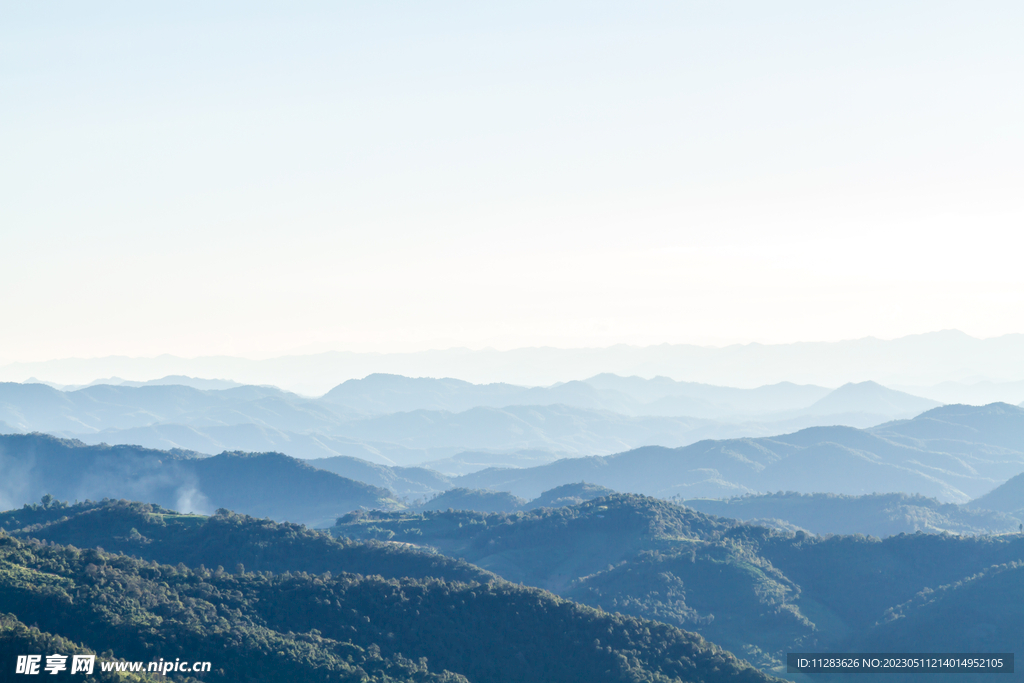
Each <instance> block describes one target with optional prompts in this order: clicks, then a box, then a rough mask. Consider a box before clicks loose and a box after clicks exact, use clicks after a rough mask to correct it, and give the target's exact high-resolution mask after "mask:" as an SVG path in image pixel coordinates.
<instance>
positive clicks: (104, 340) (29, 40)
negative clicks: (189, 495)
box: [0, 0, 1024, 362]
mask: <svg viewBox="0 0 1024 683" xmlns="http://www.w3.org/2000/svg"><path fill="white" fill-rule="evenodd" d="M1021 35H1024V5H1022V4H1021V3H1019V2H977V1H974V2H955V3H954V2H941V1H931V2H892V1H888V2H871V1H866V2H857V3H823V2H774V3H764V2H717V3H712V2H679V1H674V2H642V1H639V2H631V3H607V2H595V1H592V0H591V1H588V2H558V1H554V2H552V1H550V0H549V1H547V2H529V1H521V2H516V3H474V2H434V3H412V2H388V3H381V2H373V3H371V2H346V3H327V2H323V3H318V2H304V3H266V2H252V1H247V2H206V1H204V2H174V3H170V2H153V3H137V2H107V3H72V2H50V3H18V2H2V3H0V158H2V159H3V161H2V163H0V289H2V291H3V295H2V296H0V320H2V321H3V322H2V324H0V325H2V327H0V362H14V361H20V362H29V361H40V360H46V359H51V358H64V357H97V356H106V355H129V356H155V355H159V354H165V353H166V354H175V355H178V356H183V357H195V356H201V355H212V354H224V355H236V356H242V357H247V358H269V357H273V356H277V355H281V354H287V353H304V352H310V353H311V352H318V351H324V350H348V351H360V352H366V351H381V352H412V351H419V350H425V349H440V348H449V347H468V348H487V347H490V348H497V349H511V348H518V347H527V346H541V345H549V346H555V347H562V348H573V347H603V346H609V345H612V344H623V343H624V344H633V345H640V346H645V345H653V344H661V343H693V344H704V345H725V344H735V343H750V342H759V343H767V344H774V343H788V342H795V341H834V340H840V339H855V338H861V337H866V336H875V337H879V338H884V339H891V338H896V337H900V336H903V335H908V334H917V333H924V332H930V331H934V330H943V329H959V330H962V331H964V332H966V333H968V334H970V335H973V336H976V337H981V338H984V337H994V336H999V335H1003V334H1008V333H1020V332H1024V315H1021V314H1020V313H1021V311H1024V268H1021V267H1020V256H1019V255H1020V254H1021V252H1022V248H1024V237H1022V235H1024V230H1022V228H1024V192H1021V188H1022V187H1024V164H1022V163H1021V159H1022V158H1024V88H1022V87H1021V83H1022V76H1024V41H1021V40H1020V36H1021Z"/></svg>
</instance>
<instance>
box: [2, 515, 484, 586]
mask: <svg viewBox="0 0 1024 683" xmlns="http://www.w3.org/2000/svg"><path fill="white" fill-rule="evenodd" d="M0 529H4V530H6V531H7V532H8V533H9V534H11V535H12V536H15V537H18V538H37V539H45V540H47V541H49V542H51V543H59V544H63V545H74V546H78V547H87V548H93V547H100V548H104V549H106V550H107V551H110V552H120V553H124V554H126V555H132V556H136V557H139V558H142V559H145V560H151V561H157V562H164V563H169V564H177V563H179V562H181V563H184V564H185V565H187V566H189V567H199V566H202V565H205V566H207V567H211V568H213V567H217V566H222V567H227V568H228V569H233V568H235V567H236V566H237V565H238V564H242V565H243V566H244V567H245V568H246V569H249V570H255V571H272V572H275V573H280V572H285V571H306V572H315V573H323V572H328V571H330V572H334V573H338V572H349V573H354V574H367V575H379V576H385V577H394V578H397V577H411V578H420V579H425V578H430V577H433V578H438V579H444V580H446V581H478V582H486V581H490V580H493V579H495V578H496V577H495V576H494V575H493V574H490V573H489V572H486V571H483V570H481V569H479V568H477V567H474V566H473V565H470V564H468V563H466V562H465V561H463V560H457V559H452V558H448V557H445V556H444V555H439V554H437V553H430V552H424V551H422V550H418V549H415V548H412V547H409V546H403V545H399V544H396V543H379V542H376V541H353V540H350V539H347V538H332V537H331V536H329V535H327V534H324V533H320V532H316V531H312V530H310V529H307V528H305V527H302V526H299V525H297V524H290V523H287V522H284V523H278V522H274V521H272V520H269V519H255V518H252V517H249V516H246V515H238V514H234V513H231V512H229V511H227V510H221V511H218V513H217V514H216V515H213V516H210V517H205V516H201V515H180V514H177V513H175V512H173V511H171V510H166V509H163V508H160V507H159V506H154V505H151V504H148V503H134V502H128V501H105V502H103V503H91V504H79V505H72V506H67V505H65V504H63V503H60V502H56V501H48V503H47V504H46V505H43V504H38V505H33V506H25V507H23V508H20V509H17V510H11V511H8V512H4V513H0Z"/></svg>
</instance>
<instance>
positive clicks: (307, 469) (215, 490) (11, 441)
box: [0, 434, 398, 525]
mask: <svg viewBox="0 0 1024 683" xmlns="http://www.w3.org/2000/svg"><path fill="white" fill-rule="evenodd" d="M0 472H3V473H4V477H3V479H2V480H0V507H3V508H11V507H16V506H19V505H22V504H25V503H28V502H31V501H34V500H39V499H40V498H41V497H42V496H43V495H46V494H51V495H53V496H55V497H57V498H60V499H62V500H87V499H92V500H99V499H102V498H131V499H141V500H147V501H152V502H154V503H157V504H160V505H163V506H166V507H169V508H173V509H177V510H182V511H186V512H188V511H195V512H206V513H209V512H212V511H214V510H216V509H217V508H221V507H226V508H232V509H236V510H241V511H245V512H247V513H252V514H254V515H259V516H261V517H270V518H272V519H287V520H291V521H296V522H303V523H306V524H311V525H324V524H327V523H330V522H331V521H332V520H333V519H335V518H336V517H337V516H339V515H342V514H345V513H347V512H349V511H351V510H353V509H358V508H361V507H367V508H378V509H380V508H384V509H387V508H392V507H395V506H397V505H398V501H397V500H395V499H394V497H393V495H392V494H391V492H390V491H388V490H386V489H382V488H378V487H376V486H371V485H369V484H364V483H362V482H357V481H353V480H351V479H346V478H344V477H340V476H338V475H336V474H334V473H332V472H326V471H324V470H319V469H316V468H315V467H312V466H310V465H309V464H307V463H306V462H305V461H302V460H298V459H296V458H291V457H289V456H286V455H282V454H280V453H237V452H236V453H228V452H225V453H221V454H220V455H216V456H210V457H202V456H200V455H199V454H196V453H188V452H183V451H176V452H170V451H156V450H151V449H146V448H140V447H137V446H106V445H103V446H88V445H86V444H83V443H81V442H76V441H71V440H67V439H58V438H56V437H53V436H48V435H45V434H18V435H8V436H0Z"/></svg>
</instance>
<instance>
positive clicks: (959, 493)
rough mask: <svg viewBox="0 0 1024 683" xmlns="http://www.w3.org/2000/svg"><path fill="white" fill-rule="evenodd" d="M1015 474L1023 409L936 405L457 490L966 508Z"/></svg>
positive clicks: (518, 473) (568, 465)
mask: <svg viewBox="0 0 1024 683" xmlns="http://www.w3.org/2000/svg"><path fill="white" fill-rule="evenodd" d="M954 437H955V438H954ZM1013 443H1016V444H1017V448H1012V447H1011V444H1013ZM1021 471H1024V410H1022V409H1021V408H1018V407H1016V406H1010V405H1007V404H993V405H991V406H984V407H974V406H944V407H941V408H935V409H933V410H930V411H928V412H926V413H923V414H922V415H920V416H918V417H916V418H914V419H912V420H905V421H900V422H894V423H890V424H886V425H881V426H879V427H877V428H875V429H871V430H860V429H854V428H850V427H813V428H809V429H805V430H801V431H798V432H794V433H792V434H785V435H780V436H773V437H766V438H756V439H731V440H724V441H703V442H698V443H695V444H692V445H690V446H686V447H682V448H676V449H670V448H663V447H645V448H640V449H635V450H632V451H628V452H624V453H619V454H616V455H611V456H602V457H591V458H574V459H564V460H559V461H557V462H554V463H551V464H548V465H543V466H540V467H533V468H526V469H520V470H509V469H488V470H483V471H481V472H477V473H474V474H470V475H466V476H465V477H460V478H459V479H458V482H459V485H460V486H467V487H470V488H482V489H491V490H504V491H509V492H511V493H514V494H516V495H518V496H522V497H524V498H533V497H535V496H536V495H538V494H539V493H540V492H541V491H544V490H546V489H550V488H552V487H553V486H556V485H559V484H564V483H569V482H573V481H581V480H586V481H590V482H594V483H596V484H601V485H604V486H608V487H610V488H615V489H616V490H619V491H630V492H634V493H645V494H648V495H655V496H659V497H670V496H676V495H678V496H680V497H681V498H684V499H685V498H727V497H731V496H735V495H743V494H746V493H755V492H772V491H795V492H801V493H826V492H827V493H841V494H847V495H864V494H871V493H908V494H921V495H924V496H927V497H932V498H936V499H938V500H940V501H943V502H954V503H965V502H967V501H969V500H970V499H972V498H975V497H977V496H979V495H982V494H983V493H986V492H988V491H990V490H991V489H993V488H994V487H995V486H998V485H999V484H1001V483H1002V482H1005V481H1006V480H1007V479H1009V478H1010V477H1012V476H1014V475H1016V474H1018V473H1020V472H1021Z"/></svg>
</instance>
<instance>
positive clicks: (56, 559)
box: [0, 536, 768, 683]
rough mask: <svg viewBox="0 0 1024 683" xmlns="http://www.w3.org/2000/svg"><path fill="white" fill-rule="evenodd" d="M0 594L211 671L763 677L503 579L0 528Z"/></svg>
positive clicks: (405, 677)
mask: <svg viewBox="0 0 1024 683" xmlns="http://www.w3.org/2000/svg"><path fill="white" fill-rule="evenodd" d="M0 601H2V603H3V604H4V605H5V608H6V609H8V610H9V611H10V612H11V613H13V614H14V615H15V616H16V617H17V618H18V619H20V620H21V621H22V622H24V623H34V624H37V625H38V626H39V628H40V629H41V630H43V631H47V632H50V633H54V634H57V635H60V636H62V637H66V638H70V639H72V640H74V641H76V642H81V643H83V644H85V646H87V647H90V648H92V649H94V650H105V649H108V648H115V647H116V648H117V651H118V655H119V656H123V657H125V658H127V659H134V660H152V659H154V658H156V657H164V658H168V657H169V658H173V657H180V656H181V654H182V653H183V652H187V653H188V656H189V657H190V658H191V659H193V660H208V661H211V662H213V671H212V672H211V673H210V674H208V675H207V676H206V678H205V680H208V681H250V680H260V681H269V682H275V681H289V682H296V683H300V682H304V681H324V680H340V681H348V680H351V681H364V682H365V681H382V682H383V681H385V680H398V681H424V682H427V681H430V682H432V681H455V680H468V681H473V682H474V683H489V682H492V681H493V682H495V683H504V682H506V681H508V682H509V683H511V682H512V681H525V680H529V681H542V680H543V681H551V682H552V683H554V682H557V681H566V682H576V681H581V680H587V681H652V682H653V681H707V682H708V683H710V682H712V681H726V680H728V681H741V682H745V681H751V682H753V681H766V680H768V678H767V677H766V676H764V674H761V673H760V672H758V671H756V670H754V669H752V668H749V667H748V666H746V665H744V664H743V663H742V662H740V661H739V660H737V659H735V658H734V657H733V656H732V655H730V654H729V653H727V652H725V651H723V650H720V649H719V648H717V647H715V646H714V645H712V644H711V643H708V642H707V641H705V640H703V639H702V638H701V637H700V636H697V635H695V634H689V633H686V632H684V631H680V630H678V629H675V628H673V627H670V626H666V625H663V624H658V623H656V622H650V621H644V620H639V619H636V618H631V617H624V616H619V615H611V614H606V613H602V612H599V611H596V610H593V609H590V608H586V607H582V606H580V605H577V604H575V603H572V602H569V601H565V600H560V599H558V598H556V597H554V596H552V595H550V594H548V593H545V592H543V591H539V590H537V589H533V588H526V587H521V586H515V585H513V584H509V583H506V582H500V581H499V582H490V583H486V584H481V583H447V582H444V581H439V580H433V579H431V580H425V581H418V580H412V579H401V580H399V579H384V578H382V577H363V576H359V575H352V574H343V575H340V576H333V575H330V574H327V573H324V574H322V575H316V574H309V573H306V572H299V573H285V574H279V575H271V574H269V573H266V572H264V573H256V572H251V571H250V572H245V573H238V574H230V573H227V572H221V571H217V570H214V571H210V570H205V569H197V570H190V569H188V568H186V567H185V566H184V565H183V564H179V565H177V566H172V565H161V564H157V563H155V562H146V561H143V560H136V559H132V558H129V557H126V556H123V555H112V554H108V553H104V552H101V551H97V550H84V551H80V550H76V549H74V548H70V547H67V546H52V545H47V546H43V545H41V544H40V543H38V542H27V541H19V540H17V539H14V538H12V537H10V536H5V537H0ZM461 677H464V678H461Z"/></svg>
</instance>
